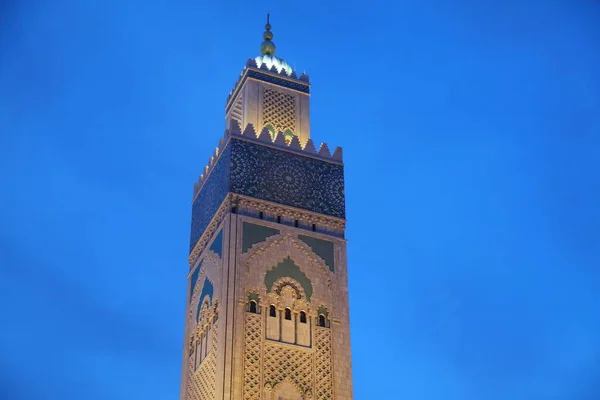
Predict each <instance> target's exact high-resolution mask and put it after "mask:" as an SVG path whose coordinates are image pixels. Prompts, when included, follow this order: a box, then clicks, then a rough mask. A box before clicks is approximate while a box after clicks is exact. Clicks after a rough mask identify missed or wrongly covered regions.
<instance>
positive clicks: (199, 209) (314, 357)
mask: <svg viewBox="0 0 600 400" xmlns="http://www.w3.org/2000/svg"><path fill="white" fill-rule="evenodd" d="M265 28H266V32H265V33H264V35H263V37H264V42H263V43H262V45H261V55H260V56H258V57H256V58H254V59H250V60H248V62H247V63H246V66H245V67H244V69H243V71H242V73H241V75H240V77H239V79H238V81H237V83H236V84H235V86H234V88H233V90H232V92H231V93H230V95H229V97H228V99H227V103H226V107H225V116H226V117H225V118H226V123H227V127H228V129H226V131H225V135H224V137H223V138H222V139H221V141H220V142H219V146H218V147H217V148H216V149H215V151H214V154H213V155H212V156H211V157H210V158H209V160H208V163H207V165H206V166H205V167H204V170H203V173H202V175H200V179H199V181H198V182H197V183H196V184H195V185H194V196H193V201H192V228H191V240H190V255H189V265H190V270H189V275H188V296H187V300H186V307H187V312H186V321H185V346H184V350H183V367H182V385H181V399H187V400H209V399H211V400H212V399H215V400H217V399H218V400H221V399H226V400H242V399H243V400H284V399H285V400H300V399H314V400H326V399H335V400H349V399H352V376H351V359H350V336H349V316H348V286H347V269H346V241H345V239H344V231H345V223H346V221H345V200H344V167H343V163H342V150H341V149H340V148H336V149H335V151H334V152H333V154H331V153H330V151H329V148H328V147H327V145H326V144H321V145H320V146H319V147H318V148H317V147H316V146H315V144H314V142H313V141H312V139H311V138H310V127H309V122H310V121H309V117H310V113H309V100H310V94H309V93H310V83H309V79H308V76H307V75H305V74H302V75H300V76H299V77H298V76H297V75H296V73H295V71H293V70H292V68H290V66H289V65H288V64H287V63H286V62H285V61H283V60H282V59H280V58H277V57H275V55H274V53H275V44H274V43H273V42H272V38H273V34H272V33H271V26H270V25H269V21H268V17H267V25H266V26H265Z"/></svg>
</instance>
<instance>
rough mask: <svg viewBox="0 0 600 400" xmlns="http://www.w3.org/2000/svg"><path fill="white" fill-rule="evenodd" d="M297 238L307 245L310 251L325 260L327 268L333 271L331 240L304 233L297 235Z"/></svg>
mask: <svg viewBox="0 0 600 400" xmlns="http://www.w3.org/2000/svg"><path fill="white" fill-rule="evenodd" d="M298 239H300V240H302V241H303V242H304V243H306V244H307V245H309V246H310V248H311V249H312V251H313V252H314V253H315V254H316V255H318V256H319V257H321V258H322V259H323V261H325V264H326V265H327V266H328V267H329V270H330V271H331V272H335V271H334V265H333V258H334V257H333V242H330V241H329V240H323V239H317V238H315V237H311V236H304V235H298Z"/></svg>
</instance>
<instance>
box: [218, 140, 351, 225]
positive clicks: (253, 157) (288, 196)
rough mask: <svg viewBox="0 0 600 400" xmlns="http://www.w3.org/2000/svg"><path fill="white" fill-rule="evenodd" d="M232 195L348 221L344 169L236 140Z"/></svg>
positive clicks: (233, 143) (339, 166) (232, 168)
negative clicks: (244, 196) (236, 194)
mask: <svg viewBox="0 0 600 400" xmlns="http://www.w3.org/2000/svg"><path fill="white" fill-rule="evenodd" d="M230 146H232V153H231V188H230V190H231V192H233V193H238V194H242V195H246V196H250V197H254V198H257V199H260V200H266V201H272V202H275V203H279V204H283V205H288V206H292V207H297V208H302V209H305V210H309V211H314V212H317V213H321V214H326V215H331V216H334V217H338V218H345V216H346V209H345V203H344V167H343V166H342V165H339V164H334V163H329V162H326V161H321V160H317V159H314V158H311V157H304V156H302V155H299V154H294V153H291V152H287V151H283V150H277V149H274V148H271V147H267V146H263V145H260V144H257V143H249V142H245V141H241V140H235V139H232V141H231V143H230Z"/></svg>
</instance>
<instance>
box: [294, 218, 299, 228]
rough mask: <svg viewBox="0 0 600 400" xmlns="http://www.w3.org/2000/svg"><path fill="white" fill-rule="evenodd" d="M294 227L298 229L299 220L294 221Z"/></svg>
mask: <svg viewBox="0 0 600 400" xmlns="http://www.w3.org/2000/svg"><path fill="white" fill-rule="evenodd" d="M294 226H295V227H296V228H297V227H298V220H297V219H296V220H294Z"/></svg>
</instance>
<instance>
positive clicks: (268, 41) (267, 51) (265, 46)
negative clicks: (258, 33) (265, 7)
mask: <svg viewBox="0 0 600 400" xmlns="http://www.w3.org/2000/svg"><path fill="white" fill-rule="evenodd" d="M265 29H266V30H265V33H263V39H265V41H264V42H262V44H261V45H260V54H262V55H264V56H265V55H266V56H272V55H273V54H275V49H276V47H275V43H273V42H272V40H273V32H271V24H270V23H269V14H267V24H266V25H265Z"/></svg>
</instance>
